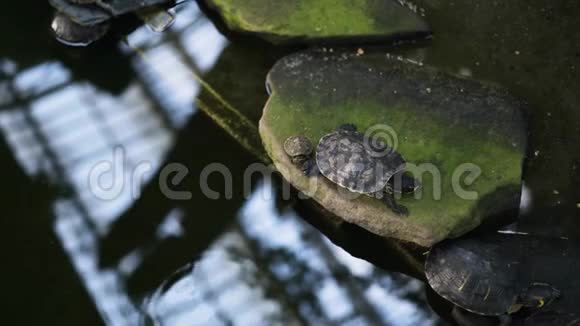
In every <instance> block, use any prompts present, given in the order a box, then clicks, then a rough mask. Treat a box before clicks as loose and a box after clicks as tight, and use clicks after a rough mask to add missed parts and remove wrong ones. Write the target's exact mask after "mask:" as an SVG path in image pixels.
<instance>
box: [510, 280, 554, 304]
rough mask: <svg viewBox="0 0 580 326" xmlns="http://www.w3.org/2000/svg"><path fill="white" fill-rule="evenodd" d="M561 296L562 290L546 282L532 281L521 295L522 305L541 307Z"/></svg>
mask: <svg viewBox="0 0 580 326" xmlns="http://www.w3.org/2000/svg"><path fill="white" fill-rule="evenodd" d="M558 297H560V291H559V290H557V289H556V288H554V287H552V286H551V285H549V284H546V283H532V285H530V286H529V287H528V288H527V289H525V290H524V291H523V292H522V293H521V294H520V296H519V303H520V304H521V306H522V307H525V308H530V309H540V308H542V307H545V306H548V305H549V304H551V303H552V302H554V300H556V299H558Z"/></svg>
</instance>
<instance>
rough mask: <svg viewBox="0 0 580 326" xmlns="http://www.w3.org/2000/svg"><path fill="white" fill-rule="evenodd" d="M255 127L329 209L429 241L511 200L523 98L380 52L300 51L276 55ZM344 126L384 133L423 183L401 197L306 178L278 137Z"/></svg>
mask: <svg viewBox="0 0 580 326" xmlns="http://www.w3.org/2000/svg"><path fill="white" fill-rule="evenodd" d="M268 86H269V89H270V92H271V97H270V100H269V101H268V103H267V105H266V107H265V109H264V113H263V117H262V119H261V121H260V134H261V137H262V141H263V142H264V145H265V147H266V150H267V152H268V154H269V155H270V156H271V158H272V160H273V161H274V164H275V165H276V168H277V169H278V170H279V171H280V173H281V174H282V175H283V176H284V177H285V179H287V180H288V181H289V182H290V183H291V184H292V185H294V186H295V187H296V188H297V189H298V190H300V191H302V192H304V193H306V194H308V195H309V196H311V197H312V198H313V199H314V200H316V201H317V202H319V203H320V204H321V205H322V206H323V207H325V208H326V209H328V210H330V211H331V212H332V213H334V214H336V215H338V216H340V217H342V218H343V219H345V220H346V221H347V222H350V223H354V224H357V225H359V226H361V227H363V228H365V229H367V230H369V231H371V232H373V233H375V234H378V235H381V236H386V237H393V238H396V239H400V240H404V241H410V242H414V243H416V244H419V245H421V246H425V247H428V246H431V245H433V244H434V243H437V242H439V241H441V240H443V239H445V238H449V237H456V236H459V235H461V234H464V233H466V232H468V231H470V230H472V229H474V228H475V227H477V226H478V225H480V224H481V222H482V221H483V220H484V218H486V217H488V216H492V215H493V216H495V215H499V214H502V213H508V212H509V213H513V212H514V211H515V210H516V209H517V208H518V206H519V198H520V190H521V176H522V164H523V159H524V156H525V150H526V125H525V121H524V119H523V117H522V112H523V111H524V110H523V105H524V104H523V103H521V102H520V101H518V100H517V99H515V98H513V97H511V96H510V95H509V94H508V93H507V92H506V91H504V90H502V89H501V88H498V87H497V86H494V85H489V84H484V83H480V82H477V81H473V80H469V79H464V78H460V77H455V76H452V75H448V74H445V73H443V72H439V71H436V70H434V69H431V68H428V67H419V66H418V65H416V64H411V63H408V62H404V61H401V60H397V59H394V58H391V57H389V56H386V55H384V54H382V55H363V56H360V55H354V54H346V53H337V52H336V51H335V52H334V53H329V52H302V53H297V54H294V55H290V56H288V57H285V58H283V59H282V60H280V61H279V62H278V63H277V64H276V65H275V66H274V68H273V69H272V71H271V72H270V74H269V76H268ZM345 123H353V124H355V125H357V126H358V127H359V130H361V132H363V133H364V132H365V131H377V130H378V131H379V133H380V132H386V133H387V134H388V136H389V137H391V139H390V140H389V141H390V142H391V143H390V144H391V145H394V146H396V150H397V151H398V152H400V153H401V154H402V155H403V156H404V157H405V159H406V161H407V162H408V170H411V171H412V172H415V177H416V178H419V179H420V181H421V182H422V184H423V188H422V190H421V191H420V192H418V193H417V194H418V195H417V196H404V197H403V198H401V199H399V202H400V203H402V204H403V205H405V206H406V207H407V208H408V209H409V211H410V215H409V216H408V217H406V218H402V217H400V216H397V215H395V214H393V212H392V211H391V210H389V209H388V208H387V206H386V205H384V203H382V202H381V201H379V200H377V199H374V198H370V197H368V196H354V198H353V196H352V194H350V193H348V192H345V191H344V190H343V189H340V188H337V187H336V185H334V184H332V183H330V182H329V181H328V180H326V179H324V178H323V177H312V178H308V177H306V176H304V175H303V174H302V173H301V171H300V169H298V168H297V167H296V166H295V165H293V164H292V163H291V161H290V159H289V158H288V156H287V155H286V153H285V152H284V149H283V143H284V141H285V139H287V138H288V137H290V136H294V135H304V136H306V137H308V138H309V139H310V140H311V141H313V142H314V143H317V142H318V140H319V139H320V138H321V137H322V136H323V135H325V134H328V133H330V132H332V131H334V130H335V129H336V128H337V127H338V126H340V125H342V124H345Z"/></svg>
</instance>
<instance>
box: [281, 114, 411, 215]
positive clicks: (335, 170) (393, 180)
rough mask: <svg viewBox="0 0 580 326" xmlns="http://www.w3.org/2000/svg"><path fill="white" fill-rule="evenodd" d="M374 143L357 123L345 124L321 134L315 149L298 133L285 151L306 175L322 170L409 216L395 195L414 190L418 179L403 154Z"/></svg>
mask: <svg viewBox="0 0 580 326" xmlns="http://www.w3.org/2000/svg"><path fill="white" fill-rule="evenodd" d="M372 144H373V146H369V144H368V139H365V136H364V135H363V134H361V133H359V132H358V131H357V128H356V127H355V126H354V125H352V124H346V125H343V126H341V127H340V128H338V130H337V131H336V132H333V133H331V134H328V135H326V136H324V137H322V139H320V142H319V144H318V146H317V147H316V150H314V146H313V145H312V142H311V141H310V140H309V139H308V138H306V137H304V136H301V135H298V136H292V137H290V138H288V139H287V140H286V141H285V142H284V151H285V152H286V154H287V155H288V156H289V157H290V158H291V160H292V162H293V163H294V164H295V165H297V166H298V167H300V168H301V169H302V171H303V172H304V174H305V175H307V176H315V175H317V174H318V173H321V174H322V175H323V176H325V177H326V178H327V179H328V180H330V181H332V182H334V183H336V184H337V185H339V186H341V187H343V188H346V189H348V190H350V191H352V192H355V193H360V194H366V195H369V196H371V197H374V198H378V199H382V200H383V201H384V202H385V203H386V204H387V205H388V206H389V207H390V208H391V209H392V210H393V211H394V212H395V213H397V214H399V215H403V216H406V215H408V214H409V212H408V209H407V208H406V207H405V206H402V205H399V204H398V203H396V201H395V196H394V195H395V194H396V193H411V192H414V191H415V190H417V188H418V187H419V182H418V181H416V180H415V179H414V178H412V177H410V176H408V175H407V174H406V173H405V160H404V159H403V157H402V156H401V154H399V153H397V152H396V151H394V150H391V149H390V148H389V147H388V146H387V145H385V144H384V143H382V142H380V141H376V140H373V143H372ZM376 144H379V145H380V146H378V147H377V146H376ZM313 152H315V153H314V157H313V155H312V154H313Z"/></svg>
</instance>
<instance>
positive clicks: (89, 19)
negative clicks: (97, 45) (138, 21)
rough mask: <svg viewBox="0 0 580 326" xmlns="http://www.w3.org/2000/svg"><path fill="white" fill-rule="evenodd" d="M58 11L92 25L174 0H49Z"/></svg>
mask: <svg viewBox="0 0 580 326" xmlns="http://www.w3.org/2000/svg"><path fill="white" fill-rule="evenodd" d="M49 2H50V4H51V5H52V6H53V7H54V8H56V9H57V10H58V11H60V12H62V13H64V14H65V15H67V16H68V17H70V19H71V20H73V21H74V22H75V23H77V24H79V25H84V26H92V25H97V24H101V23H104V22H106V21H108V20H110V19H112V18H114V17H117V16H121V15H125V14H128V13H131V12H136V11H138V10H141V9H145V8H148V7H152V6H156V5H163V4H174V3H175V1H174V0H100V1H97V0H72V1H71V0H49Z"/></svg>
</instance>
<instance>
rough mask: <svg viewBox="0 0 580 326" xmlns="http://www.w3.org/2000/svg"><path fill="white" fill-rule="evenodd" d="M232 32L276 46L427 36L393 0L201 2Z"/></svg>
mask: <svg viewBox="0 0 580 326" xmlns="http://www.w3.org/2000/svg"><path fill="white" fill-rule="evenodd" d="M201 2H202V5H203V6H204V7H205V8H209V9H210V10H211V11H213V12H214V13H216V14H217V16H218V17H219V20H220V23H222V24H225V26H226V27H227V28H228V30H231V31H234V32H238V33H242V34H253V35H257V36H260V37H262V38H264V39H266V40H268V41H270V42H272V43H276V44H278V43H308V42H320V41H346V42H353V41H360V42H369V41H379V40H385V39H392V38H394V37H396V36H407V35H414V34H427V33H429V27H428V26H427V24H426V23H425V22H424V21H423V20H422V19H421V17H419V15H417V14H416V13H415V12H413V11H411V10H410V9H408V8H405V7H403V6H401V5H400V4H399V3H398V2H396V1H393V0H360V1H352V0H331V1H329V0H284V1H276V0H201Z"/></svg>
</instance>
